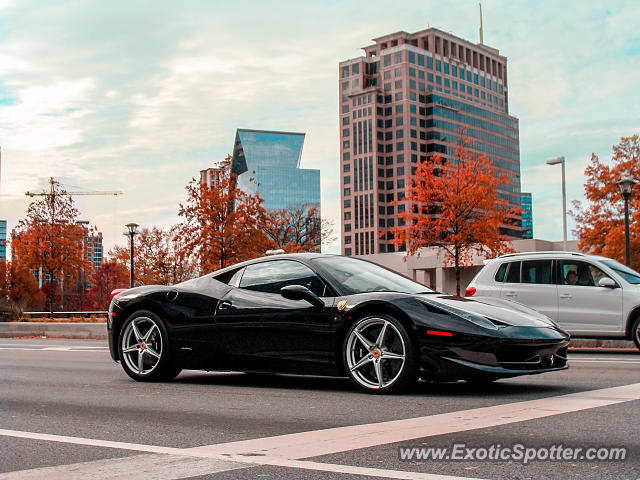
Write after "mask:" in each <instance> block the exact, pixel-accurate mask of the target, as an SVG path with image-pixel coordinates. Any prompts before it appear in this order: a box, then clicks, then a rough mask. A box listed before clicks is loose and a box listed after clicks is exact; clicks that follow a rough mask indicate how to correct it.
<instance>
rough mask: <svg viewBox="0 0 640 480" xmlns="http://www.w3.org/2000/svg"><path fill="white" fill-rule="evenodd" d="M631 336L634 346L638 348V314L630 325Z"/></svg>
mask: <svg viewBox="0 0 640 480" xmlns="http://www.w3.org/2000/svg"><path fill="white" fill-rule="evenodd" d="M631 336H632V337H633V341H634V343H635V344H636V347H638V349H639V350H640V315H638V318H636V321H635V322H634V323H633V326H632V327H631Z"/></svg>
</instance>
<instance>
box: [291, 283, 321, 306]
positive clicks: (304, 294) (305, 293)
mask: <svg viewBox="0 0 640 480" xmlns="http://www.w3.org/2000/svg"><path fill="white" fill-rule="evenodd" d="M280 295H282V296H283V297H284V298H286V299H288V300H306V301H307V302H309V303H310V304H311V305H313V306H314V307H316V308H323V307H324V302H323V301H322V299H321V298H320V297H319V296H317V295H316V294H315V293H313V292H312V291H311V290H309V289H308V288H307V287H303V286H302V285H287V286H286V287H282V288H281V289H280Z"/></svg>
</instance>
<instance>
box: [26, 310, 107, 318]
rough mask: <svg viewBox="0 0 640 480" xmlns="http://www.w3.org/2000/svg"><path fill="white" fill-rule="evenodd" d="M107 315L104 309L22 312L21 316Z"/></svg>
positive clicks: (69, 316) (66, 316) (65, 316)
mask: <svg viewBox="0 0 640 480" xmlns="http://www.w3.org/2000/svg"><path fill="white" fill-rule="evenodd" d="M101 316H104V317H106V316H107V312H106V311H86V312H53V315H51V312H22V317H23V318H71V317H101Z"/></svg>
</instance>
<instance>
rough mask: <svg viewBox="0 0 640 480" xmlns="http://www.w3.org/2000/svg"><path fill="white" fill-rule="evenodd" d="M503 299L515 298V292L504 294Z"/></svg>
mask: <svg viewBox="0 0 640 480" xmlns="http://www.w3.org/2000/svg"><path fill="white" fill-rule="evenodd" d="M504 296H505V297H517V296H518V294H517V293H516V292H507V293H505V294H504Z"/></svg>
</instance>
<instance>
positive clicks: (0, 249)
mask: <svg viewBox="0 0 640 480" xmlns="http://www.w3.org/2000/svg"><path fill="white" fill-rule="evenodd" d="M6 258H7V221H6V220H0V260H3V259H4V260H6Z"/></svg>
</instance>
